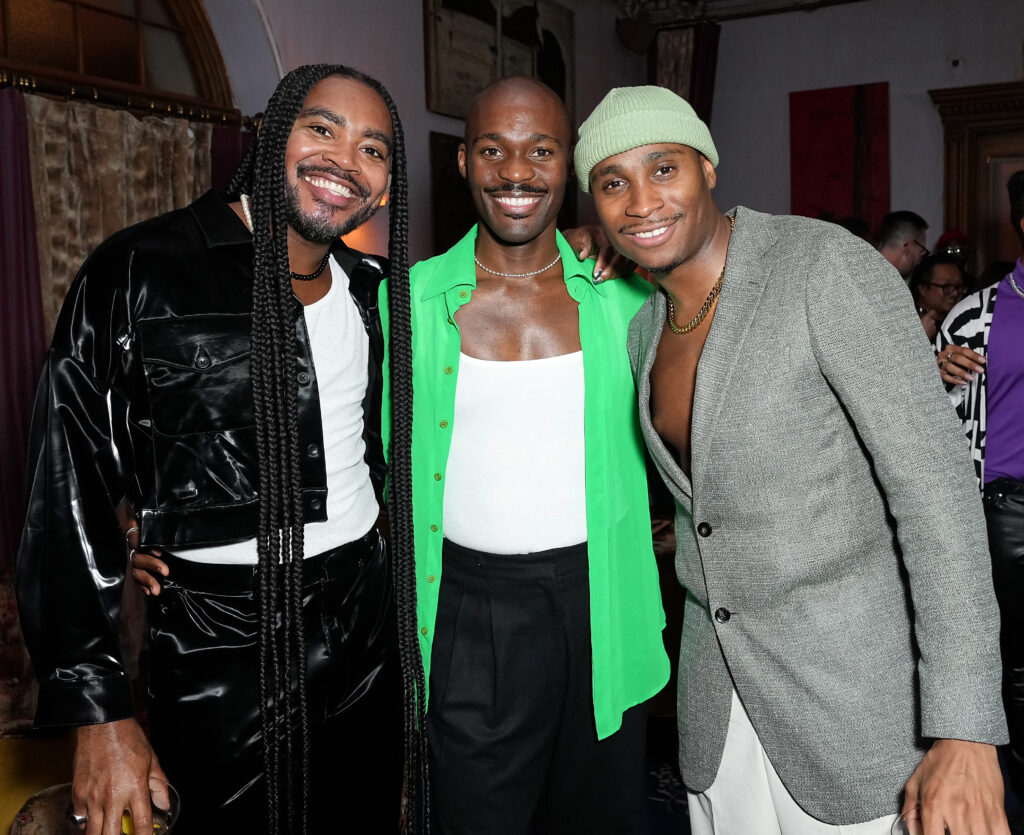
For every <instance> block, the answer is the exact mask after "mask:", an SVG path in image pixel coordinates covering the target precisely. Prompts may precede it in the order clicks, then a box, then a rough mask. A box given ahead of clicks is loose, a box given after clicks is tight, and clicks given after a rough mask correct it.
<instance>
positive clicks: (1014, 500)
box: [984, 478, 1024, 790]
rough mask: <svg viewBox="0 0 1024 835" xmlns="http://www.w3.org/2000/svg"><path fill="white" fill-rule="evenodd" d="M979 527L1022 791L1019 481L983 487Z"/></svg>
mask: <svg viewBox="0 0 1024 835" xmlns="http://www.w3.org/2000/svg"><path fill="white" fill-rule="evenodd" d="M984 503H985V522H986V525H987V527H988V541H989V550H990V551H991V553H992V580H993V582H994V583H995V589H996V599H997V600H998V601H999V619H1000V630H999V646H1000V650H1001V652H1002V657H1003V705H1004V707H1005V708H1006V721H1007V723H1008V724H1009V726H1010V747H1011V749H1012V751H1013V753H1014V755H1015V759H1016V761H1017V762H1016V765H1017V768H1016V769H1014V770H1015V771H1016V772H1017V773H1016V774H1014V775H1013V776H1014V777H1015V782H1016V783H1017V784H1018V785H1017V787H1016V788H1017V789H1018V790H1019V789H1021V788H1024V781H1022V780H1021V779H1020V775H1024V605H1021V601H1022V600H1024V482H1020V481H1016V480H1014V479H1010V478H999V479H996V480H995V481H991V482H989V483H988V484H986V485H985V495H984Z"/></svg>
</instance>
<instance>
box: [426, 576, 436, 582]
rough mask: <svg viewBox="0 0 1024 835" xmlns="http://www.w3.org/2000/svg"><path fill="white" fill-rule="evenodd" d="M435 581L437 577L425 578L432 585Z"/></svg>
mask: <svg viewBox="0 0 1024 835" xmlns="http://www.w3.org/2000/svg"><path fill="white" fill-rule="evenodd" d="M435 580H437V577H435V576H434V575H433V574H430V575H428V576H427V582H428V583H433V582H434V581H435Z"/></svg>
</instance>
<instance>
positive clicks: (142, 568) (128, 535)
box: [117, 499, 170, 597]
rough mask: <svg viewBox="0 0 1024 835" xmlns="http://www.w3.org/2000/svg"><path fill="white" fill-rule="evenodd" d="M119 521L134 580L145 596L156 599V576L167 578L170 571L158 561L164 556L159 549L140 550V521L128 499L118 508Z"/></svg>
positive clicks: (157, 590) (123, 500)
mask: <svg viewBox="0 0 1024 835" xmlns="http://www.w3.org/2000/svg"><path fill="white" fill-rule="evenodd" d="M117 521H118V524H119V525H120V526H121V531H122V533H124V542H125V548H127V550H128V569H129V570H130V571H131V575H132V579H133V580H134V581H135V582H136V583H137V584H138V585H139V586H141V588H142V592H143V594H146V595H152V596H153V597H156V596H157V595H158V594H160V581H159V580H157V579H156V577H155V576H154V575H156V574H159V575H160V576H161V577H166V576H167V575H168V574H169V573H170V571H169V569H168V568H167V563H165V562H163V561H162V560H158V559H157V557H159V556H160V555H162V554H163V551H161V550H160V549H159V548H150V549H149V550H148V551H143V550H140V548H139V520H138V519H137V518H136V517H135V511H134V510H133V509H132V506H131V505H130V504H129V503H128V500H127V499H122V500H121V502H120V504H118V506H117Z"/></svg>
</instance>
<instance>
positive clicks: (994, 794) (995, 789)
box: [903, 739, 1010, 835]
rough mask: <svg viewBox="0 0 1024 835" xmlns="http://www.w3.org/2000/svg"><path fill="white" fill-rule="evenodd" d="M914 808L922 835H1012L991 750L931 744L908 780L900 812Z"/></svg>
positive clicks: (963, 744) (951, 742) (961, 742)
mask: <svg viewBox="0 0 1024 835" xmlns="http://www.w3.org/2000/svg"><path fill="white" fill-rule="evenodd" d="M918 804H920V806H921V812H920V819H921V823H922V824H923V827H924V835H943V833H945V832H947V831H948V832H949V835H1010V827H1009V825H1008V824H1007V822H1006V814H1005V812H1004V811H1003V778H1002V775H1001V774H1000V773H999V761H998V759H997V757H996V749H995V746H992V745H985V744H984V743H981V742H966V741H964V740H962V739H937V740H935V742H934V743H933V744H932V747H931V749H930V750H929V751H928V753H927V754H925V755H924V759H923V760H921V764H920V765H919V766H918V767H917V769H916V770H915V771H914V773H913V774H912V775H911V777H910V780H908V781H907V793H906V800H905V801H904V803H903V814H909V813H911V810H913V809H915V807H916V806H917V805H918Z"/></svg>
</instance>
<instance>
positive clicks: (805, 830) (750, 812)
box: [687, 690, 896, 835]
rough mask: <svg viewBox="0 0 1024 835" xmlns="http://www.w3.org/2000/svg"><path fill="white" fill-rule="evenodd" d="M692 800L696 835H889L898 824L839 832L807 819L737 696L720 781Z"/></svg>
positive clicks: (880, 822)
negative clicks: (763, 746)
mask: <svg viewBox="0 0 1024 835" xmlns="http://www.w3.org/2000/svg"><path fill="white" fill-rule="evenodd" d="M687 800H688V801H689V805H690V832H691V833H692V835H889V832H890V829H891V828H892V825H893V822H894V821H895V820H896V815H887V816H886V817H884V818H877V819H876V820H873V821H867V822H866V823H856V824H849V825H846V826H836V825H834V824H828V823H822V822H821V821H820V820H818V819H817V818H812V817H811V816H810V815H808V814H807V813H806V812H805V811H804V810H803V809H801V808H800V806H799V805H798V804H797V802H796V801H795V800H793V797H792V796H791V795H790V793H789V792H788V791H787V790H786V787H785V786H784V785H782V780H780V779H779V775H778V774H776V773H775V768H774V767H773V766H772V764H771V763H770V762H769V761H768V755H767V754H765V752H764V748H762V747H761V741H760V740H759V739H758V738H757V732H756V731H755V730H754V726H753V725H751V724H750V717H749V716H747V711H746V709H745V708H744V707H743V704H742V703H741V702H740V700H739V697H738V696H737V695H736V691H735V690H734V691H733V693H732V710H731V711H730V714H729V732H728V735H727V736H726V739H725V751H724V752H723V754H722V764H721V765H720V766H719V768H718V774H717V775H715V781H714V782H713V783H712V784H711V786H710V787H709V788H708V790H707V791H705V792H701V793H700V794H694V793H693V792H687Z"/></svg>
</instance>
